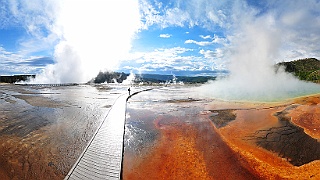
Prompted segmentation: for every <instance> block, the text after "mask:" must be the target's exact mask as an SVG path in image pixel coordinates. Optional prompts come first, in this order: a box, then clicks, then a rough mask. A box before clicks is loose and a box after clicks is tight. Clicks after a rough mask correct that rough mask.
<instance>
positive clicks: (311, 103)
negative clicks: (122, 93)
mask: <svg viewBox="0 0 320 180" xmlns="http://www.w3.org/2000/svg"><path fill="white" fill-rule="evenodd" d="M152 93H153V96H152ZM166 93H167V94H170V92H167V91H166ZM151 97H152V98H151ZM157 98H158V99H157ZM319 98H320V95H315V96H309V97H303V98H297V99H294V100H288V101H284V102H278V103H240V102H222V101H217V100H212V101H209V100H199V99H195V98H192V96H190V95H189V96H188V98H185V99H183V98H181V97H176V96H165V95H164V92H161V91H159V90H157V91H150V92H148V93H142V94H140V95H137V96H136V97H133V98H132V99H131V100H130V101H129V103H128V111H127V125H126V135H125V154H124V165H123V167H124V169H123V178H124V179H319V178H320V174H319V172H320V161H319V160H320V156H319V153H320V152H319V151H320V146H319V139H318V138H319V136H318V135H319V129H318V127H319V126H318V125H319V119H320V116H319V109H320V104H319V102H320V101H319ZM151 99H154V101H152V100H151Z"/></svg>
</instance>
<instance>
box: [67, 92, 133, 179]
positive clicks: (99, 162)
mask: <svg viewBox="0 0 320 180" xmlns="http://www.w3.org/2000/svg"><path fill="white" fill-rule="evenodd" d="M126 100H127V95H121V96H119V98H118V99H117V100H116V102H115V103H114V105H113V106H112V108H111V109H110V111H109V113H108V115H107V117H106V118H105V120H104V121H103V122H102V123H101V126H100V127H99V128H98V130H97V131H96V133H95V134H94V137H93V138H92V139H91V141H90V142H89V144H88V145H87V147H86V149H85V150H84V151H83V153H82V154H81V156H80V157H79V159H78V161H77V162H76V163H75V164H74V166H73V167H72V169H71V170H70V172H69V173H68V175H67V176H66V177H65V180H69V179H70V180H72V179H77V180H78V179H120V178H121V164H122V153H123V136H124V124H125V112H126Z"/></svg>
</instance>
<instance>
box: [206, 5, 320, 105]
mask: <svg viewBox="0 0 320 180" xmlns="http://www.w3.org/2000/svg"><path fill="white" fill-rule="evenodd" d="M234 8H235V9H236V11H235V12H242V14H246V15H247V16H246V17H245V16H243V15H240V13H239V14H237V15H236V16H235V17H240V18H239V19H236V21H235V22H237V23H234V24H233V26H235V27H236V28H234V29H235V31H234V34H235V35H234V37H233V40H232V42H231V43H232V48H231V53H230V56H229V57H228V59H229V60H230V63H229V70H230V75H229V76H228V77H227V78H224V79H220V80H218V81H215V82H211V83H209V84H206V85H204V86H203V87H202V88H201V91H202V92H203V94H204V95H205V96H209V97H214V98H220V99H227V100H254V101H276V100H280V99H285V98H290V97H294V96H301V95H306V94H310V93H319V92H320V86H319V85H317V84H313V83H307V82H303V81H300V80H298V79H296V78H295V77H293V76H292V75H291V74H288V73H286V72H284V70H283V69H281V68H280V69H279V70H277V71H276V70H275V67H274V64H275V60H277V59H279V56H280V54H281V52H279V51H280V49H281V47H283V45H284V42H283V39H282V35H283V34H284V33H285V32H284V31H282V30H281V28H278V26H276V24H275V20H274V18H273V16H272V15H269V14H268V15H265V16H261V17H258V18H256V16H255V15H254V14H251V15H250V14H249V15H248V13H245V12H243V11H241V10H239V9H237V7H236V6H235V7H234Z"/></svg>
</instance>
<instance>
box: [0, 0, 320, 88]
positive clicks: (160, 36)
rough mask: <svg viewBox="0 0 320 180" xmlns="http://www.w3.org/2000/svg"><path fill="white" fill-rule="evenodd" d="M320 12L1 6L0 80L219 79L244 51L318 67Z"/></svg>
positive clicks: (263, 4) (58, 0)
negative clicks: (312, 61)
mask: <svg viewBox="0 0 320 180" xmlns="http://www.w3.org/2000/svg"><path fill="white" fill-rule="evenodd" d="M319 9H320V2H319V1H318V0H308V1H301V0H281V1H278V0H268V1H255V0H236V1H231V0H230V1H220V0H162V1H160V0H108V1H104V0H31V1H26V0H1V2H0V74H1V75H11V74H41V76H42V77H43V78H44V79H46V78H47V79H48V78H49V79H51V80H56V81H57V82H60V81H62V79H64V81H85V80H87V79H89V78H92V77H94V76H95V75H96V74H97V73H98V72H99V70H103V71H104V70H115V71H125V72H130V71H132V72H134V73H161V74H176V75H182V74H183V75H214V74H219V73H224V72H226V71H227V70H228V68H229V66H228V64H229V62H230V58H234V54H235V53H236V52H237V51H239V47H243V48H242V49H241V51H246V50H248V52H251V53H256V54H257V56H256V58H257V59H259V56H260V55H261V56H264V58H265V57H267V58H269V59H270V61H272V62H279V61H288V60H294V59H299V58H306V57H315V58H318V59H319V58H320V33H319V32H320V31H319V29H320V10H319ZM248 37H250V38H248ZM242 39H250V41H248V40H245V41H242ZM251 42H255V43H257V44H259V45H260V44H263V45H262V46H259V47H261V48H263V49H267V51H265V50H261V53H260V50H259V49H257V48H256V49H254V52H252V50H251V49H252V47H253V46H255V43H251ZM257 61H258V60H257ZM244 63H245V62H244ZM71 73H72V74H76V76H74V77H71V76H70V74H71ZM39 77H40V75H39ZM68 78H69V79H68ZM66 79H67V80H66Z"/></svg>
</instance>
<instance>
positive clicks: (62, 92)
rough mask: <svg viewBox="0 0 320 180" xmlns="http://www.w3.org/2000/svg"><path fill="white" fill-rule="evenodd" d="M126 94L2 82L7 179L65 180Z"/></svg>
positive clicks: (1, 168) (0, 172) (0, 140)
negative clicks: (100, 125)
mask: <svg viewBox="0 0 320 180" xmlns="http://www.w3.org/2000/svg"><path fill="white" fill-rule="evenodd" d="M125 90H126V89H125V88H120V87H116V88H109V87H103V86H97V87H95V86H89V85H83V86H60V87H59V86H57V87H50V86H42V87H37V86H19V85H9V84H1V85H0V102H1V103H0V177H1V179H4V180H6V179H63V178H64V177H65V176H66V174H67V173H68V171H69V170H70V169H71V167H72V166H73V164H74V163H75V161H76V160H77V159H78V157H79V155H80V153H81V152H82V151H83V149H84V148H85V146H86V145H87V142H88V141H89V140H90V139H91V137H92V135H93V133H94V132H95V130H96V128H97V127H98V126H99V124H100V123H101V122H102V120H103V118H105V116H106V114H107V112H108V110H109V109H110V107H111V106H112V104H113V102H114V101H115V99H116V98H117V97H118V96H119V93H121V92H125Z"/></svg>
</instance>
